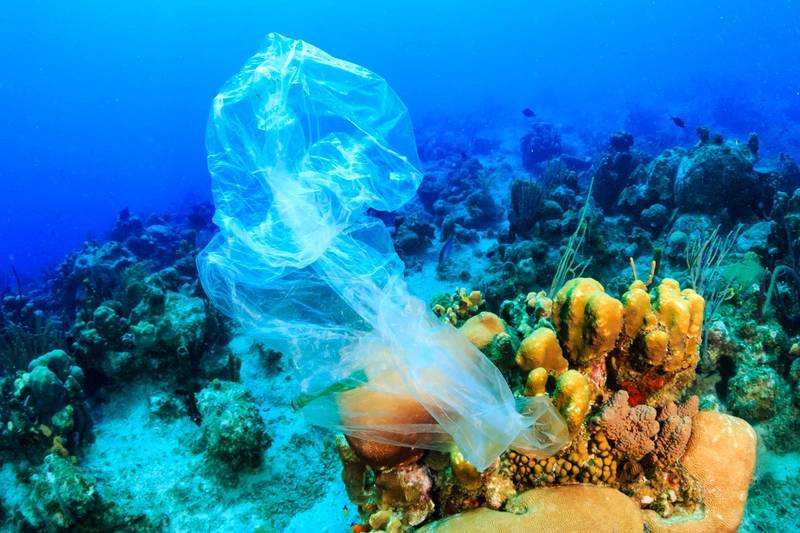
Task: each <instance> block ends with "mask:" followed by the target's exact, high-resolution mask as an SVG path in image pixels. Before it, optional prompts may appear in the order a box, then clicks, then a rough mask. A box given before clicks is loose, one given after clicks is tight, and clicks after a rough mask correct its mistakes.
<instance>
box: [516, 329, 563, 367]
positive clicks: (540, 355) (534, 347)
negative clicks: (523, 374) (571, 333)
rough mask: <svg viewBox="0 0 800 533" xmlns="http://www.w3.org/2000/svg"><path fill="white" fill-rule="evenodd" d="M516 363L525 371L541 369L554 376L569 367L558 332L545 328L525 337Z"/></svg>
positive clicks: (518, 351)
mask: <svg viewBox="0 0 800 533" xmlns="http://www.w3.org/2000/svg"><path fill="white" fill-rule="evenodd" d="M516 363H517V366H519V368H520V369H522V370H525V371H530V370H533V369H535V368H540V367H541V368H544V369H546V370H548V371H550V372H552V373H553V374H554V375H559V374H561V373H562V372H564V371H565V370H566V369H567V367H568V366H569V363H568V362H567V360H566V359H564V356H563V355H562V352H561V346H559V344H558V338H557V337H556V332H555V331H553V330H552V329H550V328H545V327H542V328H537V329H535V330H534V331H533V333H531V334H530V335H528V336H527V337H525V339H524V340H523V341H522V344H520V346H519V350H517V356H516Z"/></svg>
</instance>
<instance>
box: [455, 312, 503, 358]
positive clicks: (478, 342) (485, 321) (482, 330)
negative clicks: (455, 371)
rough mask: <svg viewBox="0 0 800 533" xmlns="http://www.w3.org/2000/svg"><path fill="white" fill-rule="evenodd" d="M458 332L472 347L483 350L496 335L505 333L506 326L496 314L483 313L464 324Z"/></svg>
mask: <svg viewBox="0 0 800 533" xmlns="http://www.w3.org/2000/svg"><path fill="white" fill-rule="evenodd" d="M460 330H461V333H462V334H463V335H464V336H465V337H466V338H467V339H469V341H470V342H471V343H472V344H473V345H475V346H476V347H477V348H478V349H479V350H483V349H485V348H486V347H487V346H489V345H490V344H491V343H492V339H494V338H495V336H496V335H500V334H501V333H506V325H505V323H504V322H503V320H502V319H501V318H500V317H499V316H497V315H496V314H494V313H489V312H487V311H484V312H482V313H479V314H477V315H475V316H474V317H472V318H470V319H469V320H467V321H466V322H464V325H463V326H461V328H460Z"/></svg>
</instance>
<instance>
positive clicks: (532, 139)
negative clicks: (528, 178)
mask: <svg viewBox="0 0 800 533" xmlns="http://www.w3.org/2000/svg"><path fill="white" fill-rule="evenodd" d="M519 150H520V153H521V154H522V166H523V167H524V168H525V170H528V171H534V170H535V169H536V165H537V163H541V162H543V161H547V160H548V159H552V158H554V157H557V156H559V155H560V154H561V134H560V133H559V131H558V128H557V127H555V126H554V125H552V124H548V123H546V122H536V123H534V124H532V125H531V131H530V132H529V133H526V134H525V135H524V136H523V137H522V139H520V143H519Z"/></svg>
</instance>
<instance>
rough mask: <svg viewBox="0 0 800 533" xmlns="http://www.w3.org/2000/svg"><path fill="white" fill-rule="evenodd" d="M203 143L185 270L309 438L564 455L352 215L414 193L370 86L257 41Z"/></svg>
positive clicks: (400, 149) (408, 132) (389, 250)
mask: <svg viewBox="0 0 800 533" xmlns="http://www.w3.org/2000/svg"><path fill="white" fill-rule="evenodd" d="M206 144H207V148H208V166H209V171H210V172H211V175H212V181H213V186H212V187H213V194H214V201H215V204H216V207H217V211H216V214H215V216H214V221H215V223H216V224H217V225H218V226H219V228H220V232H219V234H217V236H216V237H215V238H214V239H213V240H212V241H211V242H210V243H209V245H208V246H207V247H206V249H205V250H204V251H203V252H202V253H201V254H200V256H199V257H198V269H199V272H200V279H201V281H202V284H203V287H204V289H205V291H206V293H207V294H208V295H209V298H210V299H211V300H212V302H213V303H214V304H215V305H216V306H217V307H218V308H220V309H221V310H222V311H223V312H225V313H226V314H228V315H229V316H231V317H233V318H234V319H235V320H237V321H238V322H239V323H240V324H241V325H242V326H243V327H244V328H245V329H246V330H247V331H248V333H250V334H251V335H253V336H255V337H258V338H260V339H262V340H263V341H264V342H267V343H269V344H270V345H271V346H272V347H274V348H275V349H279V350H281V351H283V352H285V353H287V354H289V355H291V356H292V357H293V360H294V362H295V367H296V368H297V371H298V372H299V373H300V376H301V378H302V382H301V390H300V391H298V392H302V393H303V396H302V397H303V399H304V401H303V402H302V403H303V405H304V406H305V407H304V412H305V413H306V415H307V416H308V417H309V419H310V420H311V421H312V422H313V423H316V424H318V425H321V426H325V427H328V428H332V429H335V430H339V431H342V432H344V433H346V434H348V435H349V436H352V437H356V438H359V439H362V440H365V441H369V442H382V443H386V444H392V445H398V446H408V447H419V448H433V449H440V450H443V451H447V450H448V449H449V447H450V446H451V445H452V443H453V442H454V443H455V444H456V445H457V446H458V448H459V450H460V451H461V452H462V453H463V455H464V457H465V458H466V460H468V461H469V462H471V463H472V464H474V465H475V466H476V467H477V468H478V469H479V470H483V469H485V468H486V467H487V466H488V465H489V464H491V463H492V462H493V461H494V460H495V459H496V458H497V457H498V456H499V455H500V453H501V452H503V451H504V450H505V449H506V448H507V447H508V446H509V445H510V444H512V442H513V443H514V445H515V446H517V447H519V448H521V449H525V450H531V451H532V452H539V453H542V451H543V450H548V453H554V452H550V451H549V450H553V449H555V450H557V449H558V448H560V447H561V445H563V444H564V443H565V442H566V438H568V436H565V431H564V428H565V424H564V421H563V419H562V418H561V417H560V415H559V414H558V412H557V411H556V410H555V408H554V407H553V405H552V403H551V402H550V400H549V399H547V398H538V399H532V400H531V401H530V402H527V403H526V404H525V405H524V406H522V407H524V409H525V412H524V414H523V413H520V412H518V411H517V408H516V405H515V400H514V397H513V395H512V393H511V390H510V389H509V387H508V385H507V383H506V382H505V380H504V379H503V376H502V375H501V373H500V371H499V370H498V369H497V367H495V366H494V364H492V362H491V361H490V360H489V359H487V358H486V357H485V356H484V355H483V354H482V353H481V352H480V351H479V350H478V349H477V348H476V347H475V346H473V345H472V344H470V342H469V341H468V340H467V339H466V338H464V337H463V336H462V335H461V334H460V333H459V332H458V331H457V330H456V329H454V328H453V327H452V326H450V325H445V324H441V323H440V322H439V321H437V320H436V318H435V317H434V316H433V314H432V313H431V312H430V311H429V310H428V309H427V308H426V306H425V305H424V304H423V302H421V301H420V300H418V299H416V298H414V297H413V296H411V295H410V293H409V292H408V290H407V288H406V284H405V281H404V280H403V264H402V261H401V260H400V259H399V258H398V256H397V254H396V253H395V251H394V249H393V247H392V241H391V238H390V235H389V232H388V230H387V229H386V228H385V226H384V225H383V224H382V223H381V222H380V221H379V220H377V219H375V218H372V217H370V216H368V215H367V210H368V209H369V208H373V209H378V210H384V211H391V210H395V209H397V208H399V207H400V206H401V205H403V204H404V203H405V202H406V201H408V200H409V199H410V198H411V197H412V196H413V195H414V193H415V191H416V188H417V186H418V185H419V184H420V181H421V179H422V174H421V173H420V172H419V170H418V169H417V167H418V157H417V154H416V143H415V141H414V135H413V129H412V125H411V120H410V119H409V116H408V112H407V109H406V107H405V105H404V104H403V103H402V101H401V100H400V99H399V97H398V96H397V95H396V94H395V93H394V91H392V89H391V88H390V87H389V86H388V84H387V83H386V82H385V81H384V80H383V79H381V78H380V77H379V76H377V75H375V74H374V73H372V72H370V71H368V70H366V69H364V68H362V67H360V66H358V65H354V64H352V63H348V62H346V61H342V60H340V59H336V58H334V57H331V56H330V55H328V54H326V53H325V52H323V51H322V50H320V49H318V48H316V47H314V46H311V45H309V44H307V43H304V42H303V41H299V40H293V39H289V38H286V37H283V36H281V35H277V34H270V35H269V36H268V38H267V39H266V41H265V44H264V46H263V48H262V49H261V50H260V51H259V52H258V53H256V54H255V55H254V56H253V57H252V58H251V59H250V60H249V61H248V62H247V63H246V64H245V66H244V67H243V68H242V70H241V71H240V72H239V73H238V74H236V75H235V76H234V77H233V78H231V80H230V81H228V83H227V84H226V85H225V86H224V87H223V88H222V90H221V92H220V93H219V94H218V95H217V96H216V98H215V99H214V103H213V106H212V110H211V115H210V118H209V123H208V129H207V135H206ZM347 392H349V393H350V394H349V395H348V396H346V397H345V398H344V399H342V398H341V397H342V396H343V395H344V394H345V393H347ZM370 395H379V397H382V398H384V399H385V398H386V397H387V396H388V397H391V396H392V395H395V396H397V397H399V398H403V399H404V401H406V400H407V401H408V402H409V403H407V405H408V406H409V409H408V410H407V412H409V413H411V414H412V415H413V416H411V415H410V416H408V417H402V416H394V417H390V418H389V419H388V422H387V419H386V418H385V417H383V413H381V412H378V413H370V412H369V402H368V401H367V402H364V401H359V396H361V400H363V399H364V398H369V397H370ZM533 400H535V401H533ZM414 402H416V403H417V404H419V406H421V408H422V409H423V410H424V411H425V412H426V413H427V414H428V415H430V420H428V421H426V420H425V417H424V416H422V417H420V414H421V413H420V412H419V411H418V410H417V408H416V406H415V404H414ZM365 405H366V406H367V407H366V408H365V407H364V406H365ZM370 414H375V415H377V416H372V417H370V416H369V415H370ZM559 439H560V440H559Z"/></svg>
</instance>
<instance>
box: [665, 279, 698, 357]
mask: <svg viewBox="0 0 800 533" xmlns="http://www.w3.org/2000/svg"><path fill="white" fill-rule="evenodd" d="M656 294H657V295H656V301H655V307H656V309H657V313H658V321H659V323H660V324H662V325H663V326H664V327H665V328H666V330H667V334H668V336H669V338H668V346H669V348H668V355H667V358H666V361H664V365H663V367H664V370H665V371H666V372H674V371H676V370H679V369H681V368H687V367H689V366H694V365H695V364H696V363H697V358H698V356H699V348H700V341H701V331H702V329H703V311H704V307H705V302H704V300H703V297H702V296H700V295H699V294H697V293H696V292H695V291H693V290H691V289H684V290H683V291H681V287H680V285H679V284H678V282H677V281H675V280H674V279H665V280H664V281H662V282H661V285H659V286H658V290H657V293H656Z"/></svg>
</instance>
